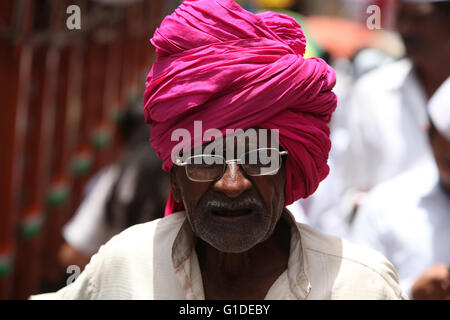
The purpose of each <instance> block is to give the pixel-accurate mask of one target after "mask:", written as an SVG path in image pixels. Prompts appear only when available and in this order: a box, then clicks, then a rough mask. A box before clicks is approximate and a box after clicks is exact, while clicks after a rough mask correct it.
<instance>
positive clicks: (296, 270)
mask: <svg viewBox="0 0 450 320" xmlns="http://www.w3.org/2000/svg"><path fill="white" fill-rule="evenodd" d="M183 214H185V213H183ZM281 219H285V220H286V221H287V222H288V223H289V225H290V226H291V242H290V252H289V260H288V267H287V270H285V271H284V272H283V274H281V275H280V277H279V279H278V280H277V281H275V282H274V284H273V285H272V287H271V288H270V289H269V291H268V293H267V295H266V299H267V298H269V297H270V298H274V299H275V298H278V299H300V300H302V299H306V297H307V296H308V294H309V292H310V291H311V284H310V282H309V280H308V276H307V274H306V270H308V268H307V261H306V259H305V255H304V252H303V247H302V241H301V235H300V231H299V228H298V226H297V224H296V222H295V219H294V217H293V215H292V214H291V213H290V212H289V211H288V210H287V209H285V210H284V212H283V214H282V216H281ZM195 244H196V237H195V236H194V233H193V231H192V228H191V225H190V223H189V221H188V220H187V219H186V218H185V220H184V222H183V224H182V226H181V228H180V231H179V232H178V234H177V236H176V238H175V240H174V243H173V246H172V264H173V267H174V271H175V274H176V277H177V278H178V280H179V283H180V285H181V288H182V290H183V292H184V295H185V297H186V299H188V300H204V299H205V294H204V290H203V281H202V276H201V271H200V266H199V263H198V257H197V253H196V251H195ZM283 278H286V279H287V281H279V280H283ZM286 282H287V285H288V287H289V290H286V289H287V288H282V289H284V290H278V289H279V288H275V287H276V286H280V285H281V284H283V283H286ZM274 292H275V294H274ZM278 292H283V294H284V295H285V296H279V294H278ZM274 295H275V296H274Z"/></svg>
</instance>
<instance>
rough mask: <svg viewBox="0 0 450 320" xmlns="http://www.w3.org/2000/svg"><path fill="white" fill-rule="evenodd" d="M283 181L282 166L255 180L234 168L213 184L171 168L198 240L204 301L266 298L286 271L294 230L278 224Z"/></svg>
mask: <svg viewBox="0 0 450 320" xmlns="http://www.w3.org/2000/svg"><path fill="white" fill-rule="evenodd" d="M285 180H286V178H285V170H284V167H282V168H281V169H280V170H279V171H278V173H277V174H276V175H270V176H259V177H252V176H248V175H247V174H246V173H245V172H244V170H243V169H242V168H241V166H240V165H238V164H236V163H231V164H228V165H227V167H226V171H225V173H224V175H223V176H222V177H221V178H220V179H219V180H216V181H212V182H194V181H191V180H190V179H189V178H188V177H187V175H186V172H185V169H184V168H183V167H177V166H174V168H173V169H172V171H171V187H172V191H173V194H174V197H175V199H176V200H177V201H179V202H181V201H182V202H183V203H184V206H185V209H186V214H187V219H188V221H189V222H190V224H191V226H192V228H193V231H194V234H195V235H196V237H197V245H196V252H197V255H198V258H199V264H200V269H201V272H202V279H203V288H204V292H205V298H206V299H264V297H265V296H266V294H267V292H268V290H269V289H270V287H271V286H272V284H273V283H274V282H275V281H276V279H277V278H278V277H279V276H280V275H281V274H282V273H283V272H284V271H285V270H286V268H287V263H288V258H289V247H290V226H289V225H288V224H287V222H285V221H284V220H283V219H280V217H281V214H282V211H283V208H284V185H285ZM255 208H256V209H255ZM216 211H218V212H219V213H220V214H219V215H217V214H216V213H215V212H216ZM209 233H211V234H212V236H211V237H209ZM269 262H270V263H269Z"/></svg>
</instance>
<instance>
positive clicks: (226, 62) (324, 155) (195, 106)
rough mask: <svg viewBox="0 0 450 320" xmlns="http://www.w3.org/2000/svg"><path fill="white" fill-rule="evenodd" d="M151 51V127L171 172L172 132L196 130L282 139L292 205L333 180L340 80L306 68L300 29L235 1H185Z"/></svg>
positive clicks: (327, 70) (313, 65)
mask: <svg viewBox="0 0 450 320" xmlns="http://www.w3.org/2000/svg"><path fill="white" fill-rule="evenodd" d="M151 42H152V44H153V45H154V46H155V47H156V53H157V59H156V61H155V63H154V64H153V67H152V69H151V71H150V73H149V75H148V77H147V81H146V91H145V96H144V103H145V117H146V121H147V123H149V124H150V125H151V138H150V141H151V144H152V146H153V147H154V148H155V149H156V151H157V154H158V156H159V157H160V158H161V159H162V160H163V169H164V170H166V171H170V170H171V168H172V166H173V163H172V160H171V152H172V148H173V147H174V146H175V145H177V144H178V143H179V142H178V141H171V134H172V132H173V130H175V129H178V128H184V129H187V130H189V131H190V132H192V133H193V130H194V129H193V128H194V125H193V124H194V121H197V120H201V121H202V130H203V132H204V131H206V130H208V129H211V128H217V129H219V130H220V131H221V132H223V133H225V130H226V129H238V128H240V129H243V130H246V129H248V128H254V127H258V128H265V129H279V144H280V146H282V147H283V148H284V149H285V150H288V151H289V155H288V156H287V158H286V186H285V205H289V204H291V203H292V202H294V201H295V200H297V199H299V198H305V197H307V196H309V195H310V194H312V193H313V192H314V191H315V190H316V189H317V187H318V185H319V183H320V181H321V180H323V179H324V178H325V177H326V176H327V175H328V172H329V168H328V165H327V160H328V153H329V151H330V148H331V143H330V139H329V128H328V125H327V124H328V122H329V121H330V119H331V114H332V113H333V111H334V110H335V108H336V103H337V99H336V96H335V95H334V93H332V91H331V90H332V89H333V87H334V85H335V81H336V78H335V73H334V71H333V69H332V68H331V67H329V66H328V65H327V64H326V63H325V62H324V61H323V60H321V59H319V58H310V59H304V58H303V54H304V53H305V47H306V39H305V36H304V35H303V32H302V29H301V27H300V25H298V23H297V22H296V21H295V20H294V19H292V18H290V17H288V16H286V15H283V14H279V13H274V12H265V13H261V14H253V13H251V12H248V11H246V10H244V9H243V8H241V7H240V6H239V5H238V4H236V3H235V2H234V1H232V0H185V1H184V3H183V4H181V5H180V6H179V7H178V8H177V9H176V10H175V12H174V13H173V14H172V15H170V16H167V17H166V18H165V19H164V20H163V22H162V24H161V26H160V27H159V28H158V29H157V30H156V31H155V34H154V37H153V38H152V39H151ZM170 201H171V199H169V202H170ZM172 201H173V199H172ZM168 205H169V206H168V208H169V211H171V210H175V209H174V208H172V205H173V204H170V203H169V204H168ZM166 213H167V212H166Z"/></svg>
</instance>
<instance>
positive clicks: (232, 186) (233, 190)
mask: <svg viewBox="0 0 450 320" xmlns="http://www.w3.org/2000/svg"><path fill="white" fill-rule="evenodd" d="M251 186H252V182H251V181H250V180H249V179H248V178H247V177H246V176H245V175H244V172H243V171H242V168H241V167H240V166H239V164H237V163H230V164H228V165H227V168H226V170H225V173H224V175H223V176H222V178H220V179H219V180H218V181H216V182H215V183H214V190H216V191H220V192H223V193H224V194H225V195H227V196H228V197H230V198H237V197H238V196H239V195H240V194H241V193H243V192H245V191H246V190H248V189H250V188H251Z"/></svg>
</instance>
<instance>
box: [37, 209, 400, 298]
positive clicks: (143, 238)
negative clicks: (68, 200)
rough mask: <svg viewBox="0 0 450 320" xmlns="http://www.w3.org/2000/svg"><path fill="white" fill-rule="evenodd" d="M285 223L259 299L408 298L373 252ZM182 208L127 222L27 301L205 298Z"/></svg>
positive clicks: (289, 217) (387, 265)
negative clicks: (272, 276)
mask: <svg viewBox="0 0 450 320" xmlns="http://www.w3.org/2000/svg"><path fill="white" fill-rule="evenodd" d="M283 218H284V219H287V220H288V221H289V223H290V224H291V248H290V257H289V261H288V268H287V269H286V271H285V272H284V273H282V274H281V275H280V277H279V278H278V279H277V280H276V281H275V282H274V284H273V285H272V287H271V288H270V289H269V291H268V293H267V295H266V299H269V300H275V299H407V297H406V296H405V295H404V294H403V293H402V291H401V289H400V286H399V283H398V279H397V274H396V272H395V270H394V267H393V266H392V265H391V263H390V262H388V261H387V260H386V259H385V258H384V257H383V256H382V255H381V254H380V253H378V252H376V251H373V250H371V249H367V248H364V247H359V246H356V245H353V244H351V243H349V242H347V241H344V240H341V239H339V238H335V237H331V236H327V235H325V234H322V233H320V232H318V231H315V230H313V229H312V228H310V227H309V226H307V225H303V224H298V223H295V221H294V218H293V217H292V215H291V214H290V213H289V212H288V211H286V212H285V213H284V214H283ZM194 239H195V237H194V236H193V233H192V230H191V228H190V225H189V223H188V221H187V220H186V218H185V213H184V212H178V213H175V214H172V215H170V216H168V217H166V218H164V219H158V220H155V221H152V222H148V223H145V224H140V225H136V226H133V227H131V228H129V229H127V230H125V231H123V232H122V233H120V234H119V235H117V236H115V237H113V238H112V239H111V240H110V241H109V242H108V243H106V244H105V245H103V246H102V247H101V248H100V250H99V252H98V253H97V254H95V255H94V256H93V257H92V259H91V261H90V263H89V264H88V265H87V266H86V268H85V270H84V271H83V272H82V273H81V275H80V276H79V277H78V279H77V280H76V281H75V282H73V283H72V284H70V285H68V286H66V287H65V288H63V289H61V290H59V291H58V292H56V293H51V294H46V295H37V296H32V297H31V298H32V299H204V292H203V284H202V277H201V273H200V268H199V264H198V259H197V255H196V252H195V249H194V242H195V240H194Z"/></svg>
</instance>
